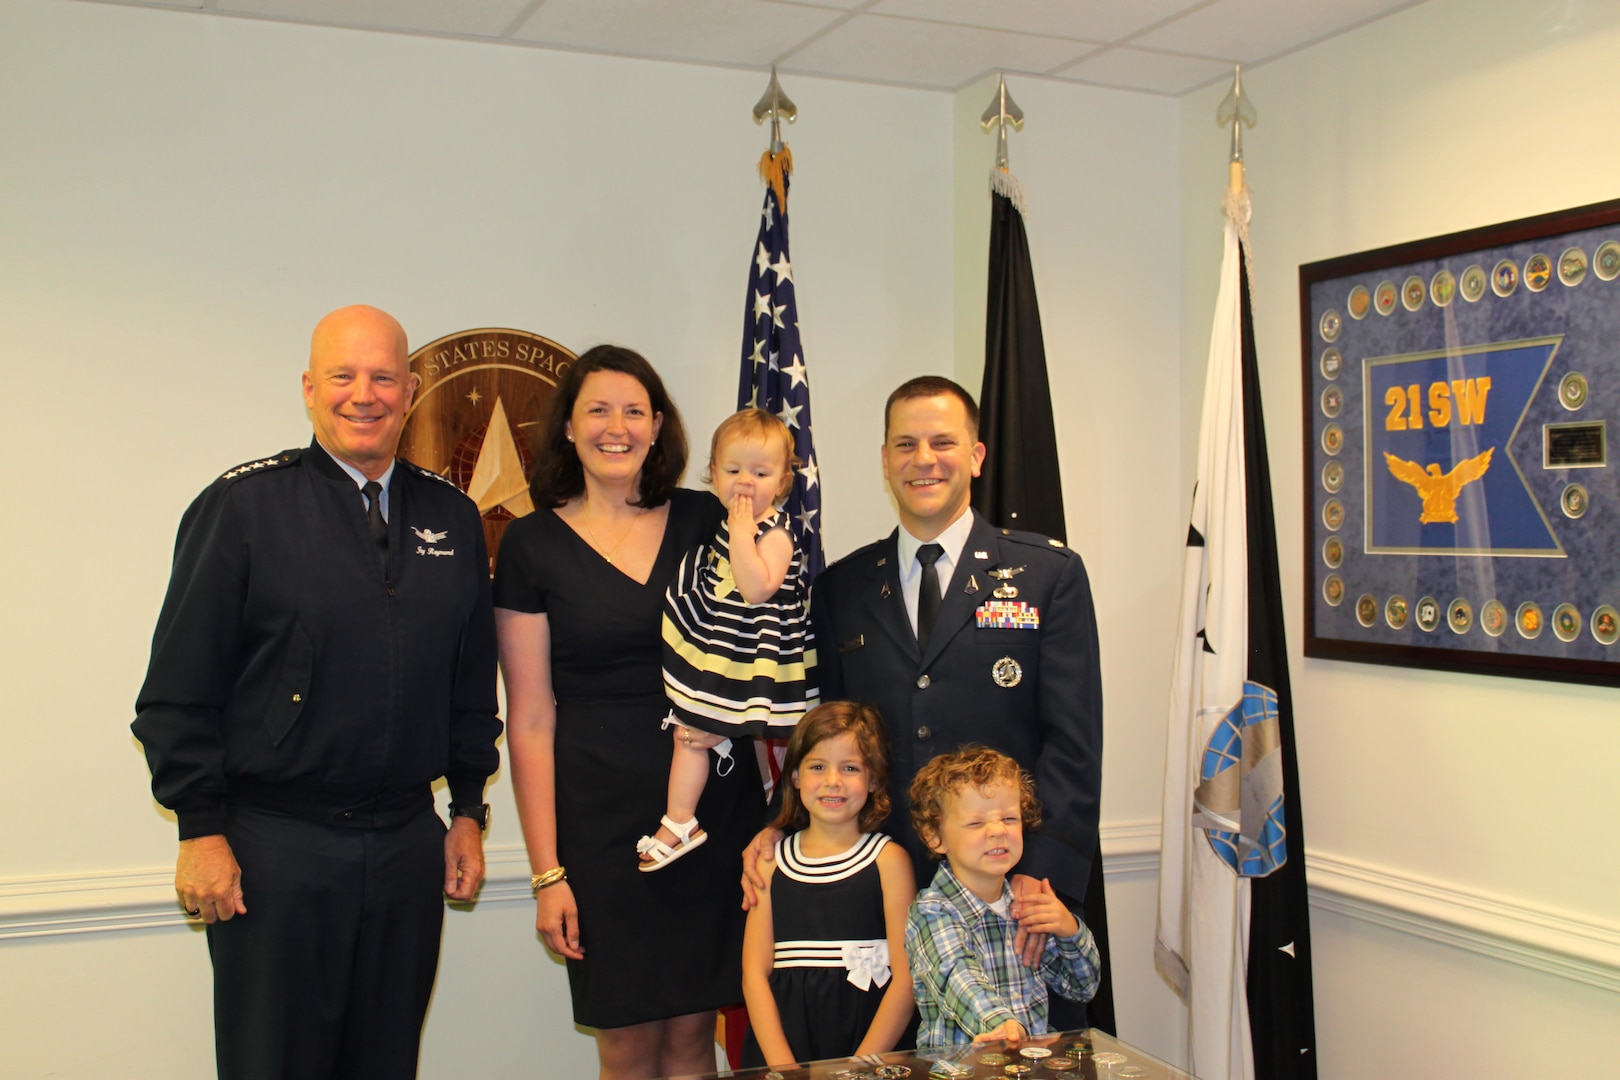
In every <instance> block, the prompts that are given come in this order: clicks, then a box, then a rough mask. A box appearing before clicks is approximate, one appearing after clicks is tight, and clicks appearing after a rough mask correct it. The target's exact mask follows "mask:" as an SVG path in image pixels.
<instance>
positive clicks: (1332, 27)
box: [1133, 0, 1418, 63]
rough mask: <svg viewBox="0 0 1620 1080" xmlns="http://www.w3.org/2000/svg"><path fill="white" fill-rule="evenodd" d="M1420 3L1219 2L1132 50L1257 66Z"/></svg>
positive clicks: (1335, 0) (1152, 34) (1321, 0)
mask: <svg viewBox="0 0 1620 1080" xmlns="http://www.w3.org/2000/svg"><path fill="white" fill-rule="evenodd" d="M1415 2H1418V0H1216V2H1215V3H1213V4H1210V5H1209V6H1208V7H1205V8H1200V9H1199V10H1197V11H1194V12H1192V13H1191V14H1189V15H1186V16H1184V17H1182V18H1180V19H1177V20H1175V21H1174V22H1172V23H1169V24H1167V25H1165V26H1162V27H1160V28H1159V29H1157V30H1154V31H1151V32H1150V33H1147V34H1143V35H1142V36H1141V37H1140V38H1137V39H1136V40H1135V41H1134V42H1133V44H1136V45H1146V46H1149V47H1151V48H1155V49H1169V50H1171V51H1172V52H1184V53H1195V54H1197V55H1199V56H1209V57H1220V58H1221V59H1223V60H1241V61H1243V62H1244V63H1254V62H1256V61H1260V60H1265V59H1268V58H1270V57H1273V56H1276V55H1277V54H1279V53H1283V52H1288V51H1291V50H1293V49H1297V48H1299V47H1300V46H1302V45H1307V44H1310V43H1311V42H1314V41H1319V40H1321V39H1322V38H1326V37H1330V36H1332V35H1333V34H1336V33H1339V32H1341V31H1344V30H1348V29H1350V28H1351V27H1354V26H1359V25H1361V24H1362V23H1364V22H1370V21H1371V20H1373V19H1376V18H1378V17H1379V16H1380V15H1387V14H1389V13H1391V12H1393V11H1396V10H1398V9H1400V8H1406V7H1412V6H1413V4H1414V3H1415Z"/></svg>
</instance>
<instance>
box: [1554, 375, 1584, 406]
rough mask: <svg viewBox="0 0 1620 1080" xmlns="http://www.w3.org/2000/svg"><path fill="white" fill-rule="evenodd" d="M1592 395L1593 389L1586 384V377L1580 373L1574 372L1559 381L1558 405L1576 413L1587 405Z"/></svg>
mask: <svg viewBox="0 0 1620 1080" xmlns="http://www.w3.org/2000/svg"><path fill="white" fill-rule="evenodd" d="M1590 395H1591V387H1590V386H1588V385H1587V383H1586V376H1585V375H1582V374H1581V373H1580V372H1578V371H1572V372H1570V373H1569V374H1568V375H1565V376H1564V377H1563V378H1562V379H1559V380H1558V404H1560V405H1562V406H1563V407H1564V408H1566V409H1568V410H1569V411H1570V412H1574V411H1575V410H1576V409H1578V408H1580V407H1581V406H1582V405H1585V404H1586V399H1587V398H1588V397H1589V396H1590Z"/></svg>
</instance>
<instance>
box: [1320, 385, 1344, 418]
mask: <svg viewBox="0 0 1620 1080" xmlns="http://www.w3.org/2000/svg"><path fill="white" fill-rule="evenodd" d="M1342 408H1344V391H1343V390H1340V389H1339V388H1338V387H1337V386H1330V387H1328V388H1327V389H1326V390H1324V391H1322V415H1323V416H1326V417H1328V418H1330V419H1331V418H1332V417H1335V416H1338V415H1339V410H1340V409H1342Z"/></svg>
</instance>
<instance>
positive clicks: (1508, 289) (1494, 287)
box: [1491, 259, 1519, 296]
mask: <svg viewBox="0 0 1620 1080" xmlns="http://www.w3.org/2000/svg"><path fill="white" fill-rule="evenodd" d="M1518 287H1519V268H1518V267H1517V266H1515V265H1514V263H1513V260H1512V259H1503V260H1502V261H1501V262H1499V263H1497V264H1496V269H1495V270H1492V271H1491V291H1492V292H1493V293H1495V294H1496V295H1497V296H1512V295H1513V290H1514V289H1517V288H1518Z"/></svg>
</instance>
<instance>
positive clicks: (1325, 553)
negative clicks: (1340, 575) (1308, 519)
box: [1322, 536, 1344, 570]
mask: <svg viewBox="0 0 1620 1080" xmlns="http://www.w3.org/2000/svg"><path fill="white" fill-rule="evenodd" d="M1322 561H1323V562H1325V563H1327V565H1328V569H1329V570H1337V569H1338V568H1339V564H1340V563H1342V562H1344V543H1343V542H1342V541H1341V540H1340V539H1339V538H1338V537H1337V536H1330V537H1328V538H1327V540H1326V541H1324V542H1323V544H1322Z"/></svg>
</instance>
